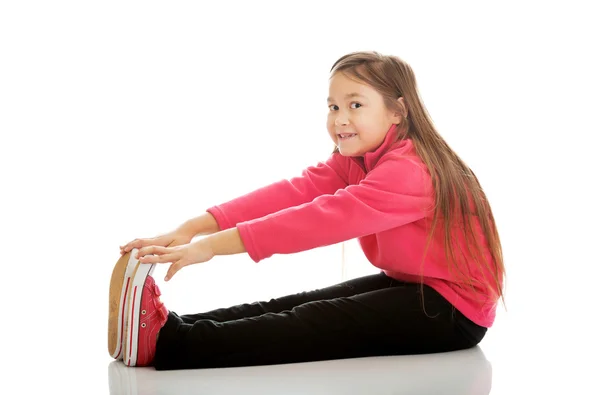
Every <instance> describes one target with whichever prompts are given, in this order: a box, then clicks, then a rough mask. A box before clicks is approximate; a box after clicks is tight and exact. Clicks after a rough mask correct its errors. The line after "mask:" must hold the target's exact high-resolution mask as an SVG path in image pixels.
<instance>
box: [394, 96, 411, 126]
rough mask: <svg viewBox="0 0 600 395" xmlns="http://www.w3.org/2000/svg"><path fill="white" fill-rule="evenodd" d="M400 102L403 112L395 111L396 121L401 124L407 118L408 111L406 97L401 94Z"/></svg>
mask: <svg viewBox="0 0 600 395" xmlns="http://www.w3.org/2000/svg"><path fill="white" fill-rule="evenodd" d="M398 103H399V104H400V108H401V109H402V110H401V112H395V113H394V123H395V124H400V123H401V122H402V120H403V119H404V118H406V116H407V114H408V111H407V110H406V104H405V103H404V98H403V97H402V96H400V97H399V98H398Z"/></svg>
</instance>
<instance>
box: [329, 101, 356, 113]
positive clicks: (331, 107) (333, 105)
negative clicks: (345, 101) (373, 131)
mask: <svg viewBox="0 0 600 395" xmlns="http://www.w3.org/2000/svg"><path fill="white" fill-rule="evenodd" d="M353 104H357V105H359V106H361V107H362V104H360V103H357V102H352V103H350V107H351V108H352V105H353ZM333 107H337V106H336V105H335V104H332V105H330V106H329V109H330V110H331V111H335V109H333ZM354 108H355V109H356V108H358V107H354Z"/></svg>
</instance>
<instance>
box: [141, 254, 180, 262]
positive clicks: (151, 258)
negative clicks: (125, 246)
mask: <svg viewBox="0 0 600 395" xmlns="http://www.w3.org/2000/svg"><path fill="white" fill-rule="evenodd" d="M179 255H180V254H177V253H171V254H162V255H146V256H144V257H141V258H140V262H142V263H168V262H176V261H177V260H178V259H179V258H180V256H179Z"/></svg>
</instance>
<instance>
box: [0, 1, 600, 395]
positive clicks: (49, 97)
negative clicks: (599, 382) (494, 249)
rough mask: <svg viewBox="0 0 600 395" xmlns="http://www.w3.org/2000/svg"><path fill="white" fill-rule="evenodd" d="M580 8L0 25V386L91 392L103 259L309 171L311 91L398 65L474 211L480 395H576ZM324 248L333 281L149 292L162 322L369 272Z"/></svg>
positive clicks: (154, 5) (587, 270) (110, 13)
mask: <svg viewBox="0 0 600 395" xmlns="http://www.w3.org/2000/svg"><path fill="white" fill-rule="evenodd" d="M590 3H591V2H590ZM216 4H218V5H216ZM567 4H568V5H567ZM587 4H588V3H586V2H571V1H570V2H566V1H565V2H532V1H519V2H514V3H511V2H502V3H497V4H496V5H488V4H487V3H486V4H485V5H484V3H483V2H399V1H396V2H379V1H369V2H365V1H363V2H355V1H343V2H314V3H311V2H294V3H292V2H275V1H272V2H266V1H252V2H241V1H239V2H218V3H217V2H215V3H208V2H190V1H179V2H156V1H144V2H126V1H119V2H109V1H97V2H92V1H71V2H67V1H53V2H30V1H18V2H17V1H14V2H9V1H6V2H2V3H0V133H1V140H0V149H1V155H0V175H1V183H0V189H1V192H0V199H1V203H0V213H1V217H0V224H1V225H0V226H1V229H0V231H1V234H0V236H1V239H0V240H1V241H2V243H1V246H2V247H1V251H2V254H1V255H0V256H1V257H2V265H3V269H4V270H3V274H2V279H3V281H2V286H1V287H0V295H1V296H2V299H1V300H2V301H3V306H2V307H3V308H2V310H1V311H2V314H1V315H0V317H2V318H1V320H2V321H1V324H2V325H1V327H2V334H3V335H4V336H5V340H4V341H5V343H7V344H6V345H5V347H8V348H7V349H4V350H3V351H4V356H5V362H6V363H8V364H9V366H10V368H9V371H11V370H14V371H15V372H16V371H18V370H19V369H32V370H30V371H33V372H35V376H37V377H38V379H34V380H26V381H21V382H20V385H21V386H26V387H31V388H34V387H36V386H40V385H45V386H47V387H48V388H52V387H53V386H55V385H65V384H64V383H65V381H64V378H63V377H64V376H63V375H64V374H65V370H63V369H66V367H67V366H68V367H69V368H68V370H67V371H69V372H71V373H69V377H70V378H69V379H68V380H77V377H79V379H81V380H84V381H85V382H89V383H91V381H89V380H97V377H96V375H98V377H101V378H100V379H98V380H100V381H99V384H98V387H97V388H98V393H104V392H105V388H104V387H103V386H105V384H104V381H102V380H105V379H104V376H105V374H104V373H105V370H104V369H105V367H106V364H107V363H108V362H110V360H109V359H108V356H107V352H106V316H107V310H108V309H107V299H108V283H109V278H110V274H111V270H112V267H113V265H114V263H115V262H116V260H117V259H118V257H119V255H118V246H119V245H121V244H123V243H125V242H127V241H129V240H131V239H133V238H136V237H149V236H154V235H157V234H160V233H162V232H165V231H168V230H171V229H173V228H174V227H176V226H178V225H179V224H181V223H182V222H183V221H185V220H186V219H189V218H191V217H194V216H196V215H198V214H200V213H202V212H203V211H204V210H205V209H206V208H208V207H210V206H211V205H213V204H218V203H221V202H224V201H226V200H228V199H230V198H234V197H236V196H239V195H240V194H242V193H245V192H249V191H251V190H254V189H255V188H258V187H260V186H263V185H266V184H267V183H271V182H274V181H277V180H279V179H281V178H289V177H292V176H296V175H298V174H300V172H301V171H302V169H304V168H305V167H307V166H310V165H314V164H316V163H317V162H318V161H321V160H325V159H326V158H327V156H328V155H329V153H330V152H331V149H332V143H331V141H330V140H329V137H328V136H327V132H326V128H325V118H326V114H327V110H328V109H327V105H326V97H327V94H328V78H329V69H330V68H331V66H332V65H333V63H334V62H335V60H337V59H338V58H339V57H340V56H342V55H344V54H346V53H348V52H352V51H358V50H376V51H379V52H381V53H384V54H392V55H397V56H399V57H401V58H402V59H404V60H406V61H407V62H408V63H409V64H411V66H412V67H413V69H414V71H415V74H416V77H417V83H418V87H419V90H420V93H421V96H422V97H423V100H424V104H425V106H426V108H427V109H428V111H429V113H430V114H431V117H432V118H433V120H434V122H435V125H436V127H437V128H438V130H439V131H440V133H441V134H442V135H443V136H444V138H445V139H446V140H447V141H448V142H449V144H450V145H451V147H452V148H453V149H454V150H455V151H456V152H457V153H458V154H459V155H460V156H461V157H462V158H463V159H464V160H465V161H466V162H467V164H468V165H469V166H470V167H471V168H472V169H473V170H474V171H475V173H476V174H477V176H478V178H479V180H480V181H481V183H482V185H483V187H484V189H485V191H486V193H487V195H488V198H489V200H490V202H491V204H492V208H493V210H494V214H495V217H496V220H497V223H498V226H499V231H500V235H501V238H502V243H503V247H504V253H505V259H506V261H505V263H506V267H507V273H508V278H507V295H506V300H507V309H506V310H505V309H504V307H502V306H501V307H500V308H499V310H498V318H497V321H496V325H495V326H494V327H493V328H492V329H491V330H490V332H489V333H488V336H487V337H486V338H485V339H484V341H483V342H482V349H483V351H484V352H485V354H486V356H487V358H488V359H489V360H490V361H491V363H492V365H493V367H494V386H493V391H492V393H517V392H515V391H519V392H520V391H523V393H525V392H526V391H525V390H524V388H529V387H530V388H532V389H535V388H539V387H540V386H544V385H548V386H553V387H554V388H575V387H577V386H580V388H582V389H584V388H588V387H587V385H588V384H587V383H588V381H589V380H591V376H590V373H591V372H593V371H594V370H592V366H594V365H595V366H596V367H597V366H598V365H597V361H598V360H597V358H598V348H597V347H598V340H597V334H598V330H597V326H595V325H594V324H592V323H593V322H594V321H597V320H596V318H597V316H598V300H599V297H598V294H597V292H596V283H597V278H596V276H597V275H598V265H599V264H600V259H599V257H598V253H597V249H596V248H595V246H596V245H597V242H598V241H597V240H598V236H600V232H599V231H598V223H599V221H598V220H599V216H598V209H597V203H598V200H599V199H598V192H597V191H598V170H600V166H599V165H598V159H597V154H596V151H597V149H596V146H595V144H596V143H595V142H596V141H597V135H598V132H600V130H599V129H600V128H599V127H598V121H597V115H598V108H599V104H600V103H599V100H598V93H597V92H598V88H600V86H599V85H600V84H599V78H598V70H599V66H600V64H599V63H598V60H597V52H598V48H597V47H598V39H597V37H598V36H599V31H598V28H597V15H595V14H594V12H592V8H591V7H590V6H589V5H587ZM346 244H347V250H346V252H347V262H346V263H347V264H346V266H343V265H342V259H341V256H342V255H341V253H342V250H341V245H335V246H330V247H326V248H321V249H318V250H313V251H307V252H303V253H300V254H296V255H285V256H276V257H273V258H271V259H268V260H265V261H263V262H261V263H259V264H255V263H253V262H252V261H251V260H250V258H249V257H248V256H246V255H239V256H229V257H217V258H215V259H214V260H212V261H210V262H208V263H205V264H201V265H196V266H194V267H188V268H185V269H183V270H182V271H180V272H179V273H178V274H177V275H176V276H175V277H174V279H173V280H172V281H170V282H168V283H164V281H162V277H164V274H165V273H166V269H167V267H166V266H161V267H159V268H158V269H157V271H156V276H155V277H156V278H157V281H158V283H159V286H160V287H161V290H162V292H163V298H162V299H163V301H165V303H166V304H167V307H168V308H170V309H172V310H174V311H177V312H179V313H193V312H201V311H205V310H208V309H212V308H217V307H224V306H228V305H231V304H234V303H242V302H251V301H255V300H258V299H264V298H270V297H277V296H281V295H285V294H289V293H294V292H299V291H302V290H308V289H314V288H318V287H322V286H327V285H330V284H334V283H337V282H340V281H342V280H344V279H348V278H353V277H357V276H360V275H363V274H369V273H373V272H376V270H375V269H374V268H373V267H371V266H370V265H369V264H368V263H367V262H366V261H365V260H364V257H363V256H362V255H361V254H362V253H361V252H360V250H359V249H358V247H357V244H356V241H349V242H347V243H346ZM561 353H562V354H561ZM561 355H562V356H561ZM7 356H8V357H9V358H8V360H7ZM585 358H589V361H588V362H585V361H584V360H585ZM7 361H8V362H7ZM10 361H13V362H14V363H13V362H10ZM42 366H44V368H41V367H42ZM74 366H79V367H80V369H79V370H77V372H78V373H76V374H74V373H73V369H74ZM48 367H60V369H61V370H60V371H56V370H53V369H51V368H48ZM97 371H101V374H99V373H96V372H97ZM517 379H520V380H521V383H520V384H518V381H516V380H517ZM68 380H67V381H68ZM561 386H562V387H561Z"/></svg>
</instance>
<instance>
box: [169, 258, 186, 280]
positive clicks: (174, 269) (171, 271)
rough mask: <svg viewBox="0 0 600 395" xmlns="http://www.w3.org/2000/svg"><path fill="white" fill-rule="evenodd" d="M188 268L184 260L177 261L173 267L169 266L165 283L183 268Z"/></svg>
mask: <svg viewBox="0 0 600 395" xmlns="http://www.w3.org/2000/svg"><path fill="white" fill-rule="evenodd" d="M184 266H186V265H185V264H184V262H183V260H182V259H180V260H178V261H176V262H175V263H173V264H172V265H171V266H169V270H168V271H167V275H166V276H165V281H169V280H170V279H171V278H173V276H174V275H175V273H177V272H178V271H179V270H180V269H181V268H182V267H184Z"/></svg>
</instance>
